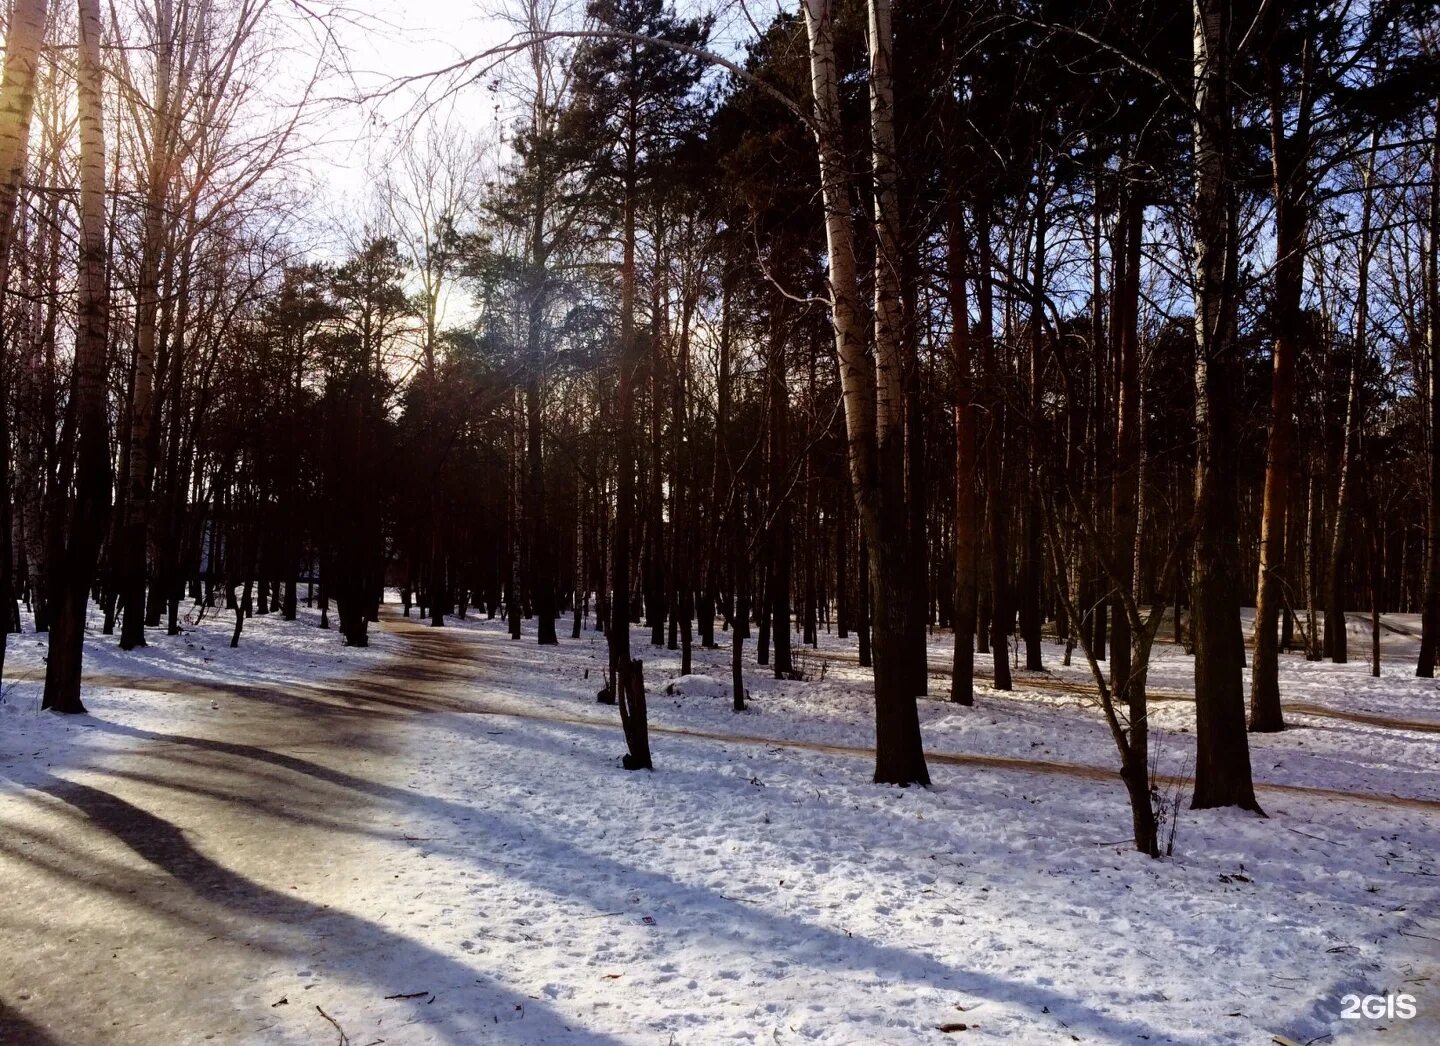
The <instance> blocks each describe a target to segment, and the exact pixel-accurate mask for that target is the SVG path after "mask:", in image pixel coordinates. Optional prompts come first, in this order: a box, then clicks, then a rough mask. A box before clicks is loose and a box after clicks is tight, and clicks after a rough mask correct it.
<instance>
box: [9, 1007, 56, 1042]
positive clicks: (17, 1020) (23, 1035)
mask: <svg viewBox="0 0 1440 1046" xmlns="http://www.w3.org/2000/svg"><path fill="white" fill-rule="evenodd" d="M0 1042H3V1043H9V1044H11V1046H60V1040H59V1039H56V1038H53V1037H52V1036H51V1035H50V1033H49V1032H47V1031H46V1030H45V1029H44V1028H42V1027H40V1025H38V1024H35V1023H34V1022H32V1021H29V1020H27V1019H26V1018H25V1017H24V1016H23V1015H22V1014H21V1013H19V1012H18V1011H17V1010H14V1009H12V1008H11V1007H9V1006H7V1005H6V1004H5V1000H3V999H0Z"/></svg>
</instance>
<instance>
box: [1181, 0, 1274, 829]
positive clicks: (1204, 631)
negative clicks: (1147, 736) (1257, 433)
mask: <svg viewBox="0 0 1440 1046" xmlns="http://www.w3.org/2000/svg"><path fill="white" fill-rule="evenodd" d="M1230 23H1231V8H1230V0H1195V24H1194V31H1195V81H1194V84H1195V87H1194V90H1195V118H1194V143H1193V148H1194V156H1195V198H1194V210H1193V212H1192V217H1193V222H1194V229H1195V244H1194V269H1195V346H1196V349H1195V509H1194V513H1195V515H1194V528H1193V529H1194V540H1193V548H1192V554H1193V560H1194V562H1193V567H1192V571H1191V585H1190V599H1191V607H1192V618H1193V626H1192V631H1193V633H1194V643H1195V720H1196V727H1195V735H1196V754H1195V795H1194V800H1193V803H1192V805H1193V806H1194V807H1195V808H1196V809H1206V808H1209V807H1217V806H1239V807H1242V808H1244V809H1248V810H1256V811H1258V810H1259V809H1260V806H1259V803H1257V802H1256V800H1255V789H1254V785H1253V784H1252V782H1251V777H1250V745H1249V740H1248V738H1247V735H1246V732H1245V693H1244V687H1243V682H1242V667H1243V666H1242V662H1243V659H1244V637H1243V635H1242V633H1241V630H1240V578H1239V558H1240V549H1239V511H1238V504H1237V502H1238V492H1237V489H1236V472H1235V468H1234V462H1235V457H1236V454H1237V452H1238V449H1239V448H1238V447H1237V446H1236V440H1235V432H1234V429H1235V418H1234V403H1233V397H1234V390H1235V388H1236V386H1237V384H1238V380H1239V367H1238V360H1237V358H1236V357H1237V349H1236V346H1235V309H1236V301H1235V297H1236V282H1237V278H1236V269H1237V246H1236V239H1237V226H1238V201H1237V190H1236V187H1235V184H1234V180H1233V176H1232V173H1231V162H1232V161H1231V152H1232V148H1233V146H1232V142H1231V138H1232V136H1233V118H1234V116H1233V112H1232V109H1231V102H1230V97H1229V86H1230V84H1229V65H1230V63H1229V56H1230V47H1231V43H1230V32H1231V24H1230Z"/></svg>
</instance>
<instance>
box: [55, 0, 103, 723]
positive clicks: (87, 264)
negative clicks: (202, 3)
mask: <svg viewBox="0 0 1440 1046" xmlns="http://www.w3.org/2000/svg"><path fill="white" fill-rule="evenodd" d="M78 6H79V35H80V46H79V49H78V65H77V72H76V96H77V113H78V117H79V127H80V131H79V139H80V254H79V257H80V264H79V293H78V295H77V302H76V306H77V313H78V322H77V326H76V332H75V366H74V373H75V386H74V388H75V392H74V402H73V404H72V408H71V409H72V410H73V411H74V416H75V425H74V430H73V431H74V436H73V444H72V447H67V448H66V450H67V451H69V452H70V453H69V455H68V456H69V457H70V459H71V460H70V461H68V462H65V463H64V466H63V468H62V471H63V472H65V473H67V474H66V475H65V476H64V483H63V484H62V486H64V485H68V484H69V482H70V478H71V475H73V479H74V485H75V486H74V496H73V497H72V498H71V499H70V500H69V502H68V504H66V506H65V509H66V511H63V512H57V513H55V518H53V519H52V520H51V521H50V526H51V529H52V534H53V537H52V541H51V549H52V552H51V555H50V557H49V558H50V569H51V576H50V592H51V595H50V603H51V606H52V608H53V614H54V620H53V622H52V628H51V634H50V654H49V657H48V658H47V659H46V662H45V694H44V697H43V699H42V701H41V707H42V708H51V709H54V710H56V711H58V712H84V711H85V706H84V705H83V704H82V703H81V701H80V665H81V652H82V647H83V644H84V639H85V609H86V605H87V602H88V596H89V591H90V582H91V580H92V579H93V578H94V576H95V564H96V561H97V559H98V557H99V554H100V544H101V542H102V541H103V540H104V537H105V528H106V524H107V522H108V520H109V515H110V485H111V473H110V434H109V419H108V417H107V414H106V403H105V399H106V397H105V363H106V360H105V357H106V353H107V350H108V348H109V342H110V303H109V293H108V288H107V286H106V271H105V270H106V246H107V245H106V237H105V124H104V113H103V110H102V99H103V92H102V85H103V75H104V74H103V66H102V65H101V60H100V44H101V40H102V39H103V32H102V30H101V24H100V5H99V2H98V0H79V5H78ZM72 469H73V473H72V471H71V470H72ZM67 517H68V518H67Z"/></svg>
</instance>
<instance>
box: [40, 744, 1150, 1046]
mask: <svg viewBox="0 0 1440 1046" xmlns="http://www.w3.org/2000/svg"><path fill="white" fill-rule="evenodd" d="M95 725H96V726H97V727H98V728H101V729H107V730H114V731H116V732H119V733H122V734H126V735H129V736H135V737H139V738H146V739H149V740H163V741H169V742H172V743H178V744H182V745H192V746H195V747H197V748H203V749H208V750H212V751H217V752H224V753H226V754H228V755H233V756H236V757H239V758H244V759H253V760H256V761H259V762H261V763H265V764H269V765H274V766H279V767H283V768H284V769H286V770H289V771H292V772H294V773H297V774H302V775H305V776H307V777H310V778H312V779H314V780H317V781H322V782H325V783H327V784H330V785H336V786H339V787H342V788H347V789H351V790H353V791H355V792H358V793H360V794H363V795H366V796H370V797H372V798H376V799H381V800H384V801H386V802H390V803H394V804H396V805H399V806H409V807H417V808H422V809H425V810H427V811H428V812H430V813H432V814H439V815H442V816H448V817H451V818H454V819H459V818H461V817H464V818H468V819H470V821H471V822H472V825H473V827H472V829H471V830H472V831H473V832H475V833H476V834H477V835H478V837H480V838H494V839H523V840H524V846H525V849H526V850H529V851H531V852H533V853H534V854H535V857H534V859H533V860H531V861H527V862H524V863H523V864H521V865H519V866H516V865H514V864H510V863H504V864H501V863H500V862H498V861H495V862H493V863H494V866H495V867H496V868H498V869H501V870H502V871H503V873H504V874H506V875H515V874H520V875H522V876H524V877H526V878H527V879H528V880H529V881H531V882H533V883H534V884H535V885H537V886H539V887H541V888H543V889H545V890H547V891H549V892H551V893H554V894H557V895H562V896H564V895H568V896H571V897H573V898H575V899H576V900H578V901H580V902H581V903H583V904H586V905H587V906H589V907H590V908H592V909H593V910H595V911H611V910H614V909H615V908H616V907H617V906H618V907H620V908H622V909H623V908H625V907H628V902H627V898H628V897H629V896H630V895H631V894H632V893H633V892H634V891H635V890H637V889H639V890H644V891H649V892H652V893H654V894H656V895H664V896H666V897H667V898H668V899H670V900H672V901H674V902H675V903H676V904H677V906H678V907H680V908H682V909H683V910H686V911H692V912H700V911H704V912H708V913H710V918H708V919H707V925H709V926H712V927H721V926H728V927H730V928H741V929H742V932H747V933H748V935H749V936H751V937H752V938H753V942H754V944H755V946H756V947H761V946H766V945H772V946H773V942H775V941H785V942H790V943H789V947H790V949H791V951H792V952H797V953H800V954H804V955H808V957H809V958H811V959H812V960H813V961H815V962H817V963H819V964H828V965H839V966H841V967H844V968H848V969H866V970H873V971H878V972H889V973H892V974H895V975H897V976H901V977H904V978H906V979H908V980H912V981H920V982H921V983H926V984H940V983H948V984H952V985H954V986H955V987H956V989H957V990H960V989H963V990H965V991H968V992H974V993H977V994H980V995H982V996H985V997H987V998H991V999H996V1000H1004V1001H1007V1002H1011V1003H1014V1004H1016V1005H1018V1006H1022V1007H1025V1008H1028V1009H1031V1010H1033V1011H1034V1012H1035V1013H1037V1014H1039V1013H1041V1012H1043V1011H1044V1010H1045V1009H1048V1010H1049V1011H1050V1012H1051V1013H1052V1014H1054V1015H1055V1016H1056V1017H1057V1018H1058V1019H1061V1020H1065V1021H1067V1023H1069V1024H1071V1025H1073V1026H1076V1027H1081V1028H1086V1029H1089V1030H1090V1031H1092V1032H1093V1033H1094V1034H1098V1035H1102V1036H1105V1037H1108V1038H1110V1039H1114V1040H1121V1041H1137V1040H1139V1039H1142V1038H1144V1037H1146V1036H1151V1037H1153V1036H1156V1035H1158V1034H1159V1033H1158V1032H1156V1031H1155V1030H1154V1029H1152V1028H1150V1027H1149V1026H1148V1025H1145V1024H1142V1023H1139V1022H1137V1021H1133V1020H1128V1019H1125V1018H1122V1017H1112V1016H1109V1015H1107V1014H1103V1013H1100V1012H1097V1011H1095V1010H1093V1009H1091V1008H1089V1007H1087V1006H1085V1005H1084V1004H1083V1003H1081V1002H1080V1001H1079V1000H1077V999H1074V998H1071V997H1069V996H1066V995H1062V994H1060V993H1059V992H1055V991H1051V990H1048V989H1046V988H1042V987H1037V986H1031V985H1024V984H1017V983H1015V982H1012V981H1008V980H1005V979H1002V978H999V977H995V976H993V975H990V974H986V973H981V972H978V971H973V970H964V969H956V968H954V967H950V966H947V965H945V964H943V963H941V962H939V961H937V960H935V959H933V958H931V957H929V956H924V955H917V954H915V953H913V952H910V951H907V950H905V949H903V948H896V947H892V946H888V945H884V944H879V943H877V942H874V941H869V940H866V939H864V938H859V937H852V936H846V935H842V934H840V933H838V932H836V931H833V930H830V929H828V928H825V927H821V926H815V925H813V924H810V923H806V922H803V921H801V920H798V919H795V918H793V917H789V916H784V915H779V914H775V913H771V912H765V911H761V910H757V909H755V908H752V907H750V906H748V905H745V904H742V903H740V902H738V901H735V900H731V899H729V898H726V897H723V896H722V895H720V894H718V893H716V892H714V891H712V890H709V889H706V888H703V887H697V886H691V885H688V884H685V883H680V882H677V881H676V880H674V879H672V878H670V877H668V876H666V875H663V874H661V873H658V872H654V871H649V870H645V869H641V868H637V867H634V866H632V865H629V864H625V863H622V862H620V861H618V860H616V859H615V858H613V857H610V856H607V855H605V854H599V853H595V852H592V851H588V850H582V849H580V848H578V847H576V846H575V845H574V843H573V842H570V841H568V840H563V839H559V838H557V837H555V836H554V835H553V834H551V833H548V832H546V831H544V830H543V829H542V828H540V827H539V826H537V825H536V824H533V823H530V822H522V821H519V820H517V819H515V818H513V817H510V816H507V815H505V814H503V813H500V812H498V811H495V810H481V809H476V808H474V807H470V806H466V805H464V804H462V803H457V802H454V801H451V800H447V799H442V798H437V797H432V796H425V795H422V794H419V793H416V792H413V791H410V790H408V789H404V788H399V787H395V786H392V785H387V784H384V783H381V782H377V781H371V780H367V779H365V778H361V777H357V776H355V775H353V774H349V773H346V772H345V771H342V770H336V769H333V768H330V767H327V766H322V765H320V764H317V763H314V762H311V761H309V760H305V759H300V758H298V757H296V756H293V755H289V754H286V753H283V752H273V751H270V750H268V749H264V748H259V747H256V746H252V745H244V744H238V743H235V742H228V741H218V740H211V739H207V738H197V737H188V736H185V735H178V734H160V733H156V732H153V731H147V730H139V729H137V728H134V727H124V726H120V725H118V724H113V723H106V722H104V721H98V720H97V721H96V724H95ZM567 725H568V724H567ZM596 726H600V724H596ZM526 741H527V742H528V743H531V744H537V743H538V744H545V742H544V741H542V740H540V739H539V738H537V737H535V736H529V737H527V738H526ZM555 752H556V753H557V754H560V755H563V756H564V758H566V759H573V758H574V753H573V752H572V751H570V750H568V749H562V748H559V747H558V746H555ZM61 784H62V785H64V786H65V787H70V786H69V783H68V782H62V783H61ZM78 787H82V788H83V787H85V786H78ZM90 793H93V794H90ZM80 798H81V799H83V800H84V801H87V802H89V803H91V804H92V805H95V806H96V807H97V808H98V809H100V810H101V811H102V812H111V813H118V812H120V809H121V807H124V808H130V809H133V808H132V807H130V804H126V803H123V801H120V800H114V798H113V797H111V796H109V795H108V793H105V792H101V791H99V790H98V789H88V790H87V792H86V793H84V794H82V795H81V796H80ZM67 801H69V800H67ZM112 802H113V804H118V805H114V806H113V807H112V806H111V805H109V804H110V803H112ZM145 817H147V818H149V819H150V821H154V820H156V819H155V818H154V817H153V815H148V814H146V815H145ZM106 820H107V822H109V821H114V820H116V818H115V817H113V816H112V817H110V818H107V819H106ZM122 820H123V819H122ZM167 824H168V823H167ZM119 827H120V828H121V829H122V830H125V829H127V828H128V836H127V837H126V841H127V843H129V842H130V841H131V840H134V844H135V845H136V846H140V847H143V846H145V845H146V844H147V840H146V838H145V837H144V836H143V835H137V830H136V828H135V826H134V825H128V826H127V825H125V824H123V823H122V824H120V825H119ZM117 834H119V833H118V832H117ZM156 841H157V842H158V843H159V845H160V846H161V852H160V854H159V856H160V857H161V858H162V860H158V861H156V863H157V864H161V866H162V867H167V870H169V867H170V866H174V867H177V868H178V869H179V873H178V874H177V878H182V880H183V879H184V878H185V877H186V876H187V875H192V874H194V875H206V876H210V877H214V876H217V875H218V876H220V878H219V879H212V880H211V881H213V882H214V883H215V885H216V887H217V889H225V888H233V886H234V883H233V880H234V878H236V877H235V876H234V875H233V873H230V872H228V870H225V869H217V868H214V867H211V866H212V865H213V862H210V861H209V860H208V858H204V857H203V855H198V854H194V853H193V851H189V848H188V844H186V843H185V842H184V839H183V837H181V836H179V835H178V833H177V832H174V831H173V830H172V831H165V830H163V829H162V830H159V831H157V833H156ZM137 852H140V851H139V850H137ZM516 852H517V851H516V850H515V849H511V850H509V851H507V853H509V854H510V855H512V856H513V855H514V854H515V853H516ZM462 856H465V857H467V858H469V859H470V860H472V861H487V860H488V859H487V858H486V857H485V856H484V855H483V854H481V853H478V852H477V851H465V852H463V854H462ZM197 861H198V862H199V863H195V862H197ZM567 867H585V868H586V869H587V874H586V875H585V876H583V877H571V878H567V879H564V880H556V879H555V878H554V877H553V876H547V875H546V874H545V873H546V872H547V871H549V870H553V869H555V868H567ZM226 876H228V877H229V878H228V879H227V878H225V877H226ZM607 880H613V882H609V883H607ZM242 882H246V883H248V881H245V880H242ZM249 885H250V887H251V888H252V889H260V888H258V887H254V885H253V884H249ZM267 893H268V891H267ZM277 903H280V904H282V905H283V904H285V903H294V899H293V898H288V897H284V896H283V895H281V896H279V897H278V899H277ZM302 903H303V902H302ZM307 907H308V906H307ZM282 911H283V908H282ZM307 914H309V915H311V916H314V915H315V913H314V912H313V911H310V912H308V913H307ZM327 914H328V913H327ZM382 932H383V931H382ZM431 954H435V953H431ZM437 958H438V959H441V960H443V961H446V962H449V960H444V957H443V956H438V955H437ZM467 969H468V968H467Z"/></svg>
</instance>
